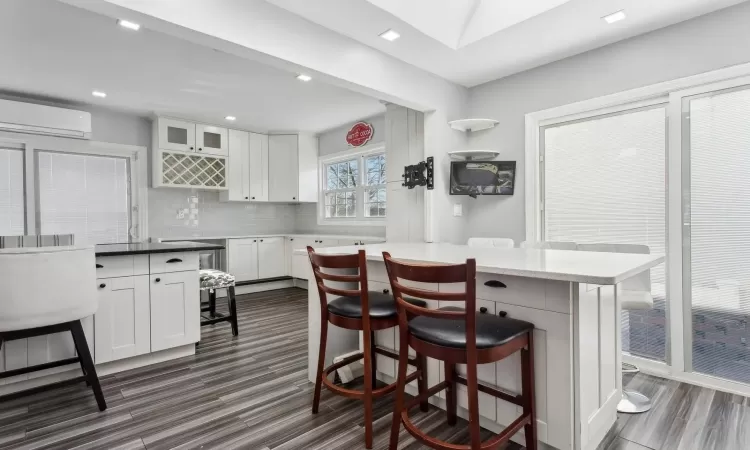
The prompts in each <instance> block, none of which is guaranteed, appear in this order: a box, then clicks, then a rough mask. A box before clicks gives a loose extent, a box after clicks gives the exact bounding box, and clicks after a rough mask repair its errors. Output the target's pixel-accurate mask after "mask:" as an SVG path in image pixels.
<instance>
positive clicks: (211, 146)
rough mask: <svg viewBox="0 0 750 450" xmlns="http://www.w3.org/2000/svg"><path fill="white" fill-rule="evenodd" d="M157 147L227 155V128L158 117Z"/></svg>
mask: <svg viewBox="0 0 750 450" xmlns="http://www.w3.org/2000/svg"><path fill="white" fill-rule="evenodd" d="M157 121H158V127H157V129H158V133H159V138H158V141H159V148H160V149H162V150H174V151H180V152H187V153H205V154H208V155H217V156H227V154H228V153H229V147H228V144H227V129H226V128H221V127H215V126H212V125H203V124H196V123H193V122H188V121H184V120H176V119H169V118H165V117H159V118H158V119H157Z"/></svg>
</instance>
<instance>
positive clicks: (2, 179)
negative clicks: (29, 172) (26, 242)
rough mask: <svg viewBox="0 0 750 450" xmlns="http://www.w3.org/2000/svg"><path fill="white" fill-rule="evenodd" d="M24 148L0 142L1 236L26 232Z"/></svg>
mask: <svg viewBox="0 0 750 450" xmlns="http://www.w3.org/2000/svg"><path fill="white" fill-rule="evenodd" d="M23 161H24V154H23V147H21V146H19V147H16V146H11V145H7V144H5V145H4V144H3V143H2V142H0V236H19V235H23V234H24V232H25V230H26V226H25V224H26V218H25V215H26V213H25V211H26V209H25V197H24V163H23Z"/></svg>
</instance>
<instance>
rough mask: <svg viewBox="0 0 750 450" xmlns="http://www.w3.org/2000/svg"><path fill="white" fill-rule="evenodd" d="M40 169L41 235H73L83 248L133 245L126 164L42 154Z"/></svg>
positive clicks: (38, 156)
mask: <svg viewBox="0 0 750 450" xmlns="http://www.w3.org/2000/svg"><path fill="white" fill-rule="evenodd" d="M36 164H37V168H36V169H37V170H36V173H37V180H38V182H37V202H36V204H37V222H38V224H37V225H38V229H39V230H40V233H41V234H68V233H72V234H74V235H75V239H76V243H79V244H81V243H87V244H104V243H115V242H128V241H129V240H130V232H129V230H130V204H131V202H130V182H129V173H130V171H129V167H128V160H127V159H125V158H119V157H109V156H92V155H82V154H73V153H56V152H48V151H38V152H37V153H36Z"/></svg>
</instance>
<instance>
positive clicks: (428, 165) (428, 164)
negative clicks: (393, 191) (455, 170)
mask: <svg viewBox="0 0 750 450" xmlns="http://www.w3.org/2000/svg"><path fill="white" fill-rule="evenodd" d="M401 186H406V187H408V188H409V189H414V188H415V187H417V186H427V189H428V190H433V189H434V188H435V168H434V159H433V157H432V156H430V157H428V158H427V159H426V160H425V161H422V162H420V163H418V164H413V165H411V166H404V182H403V183H402V184H401Z"/></svg>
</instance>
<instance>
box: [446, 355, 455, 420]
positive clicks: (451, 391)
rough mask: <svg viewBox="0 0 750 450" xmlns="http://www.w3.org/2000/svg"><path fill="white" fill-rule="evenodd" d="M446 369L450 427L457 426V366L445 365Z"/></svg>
mask: <svg viewBox="0 0 750 450" xmlns="http://www.w3.org/2000/svg"><path fill="white" fill-rule="evenodd" d="M443 367H444V369H445V381H447V382H448V387H446V389H445V402H446V406H445V411H446V412H447V413H448V425H450V426H454V425H455V424H456V417H457V416H456V410H457V404H456V400H457V398H456V397H457V396H456V365H455V364H451V363H448V362H445V363H443Z"/></svg>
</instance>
